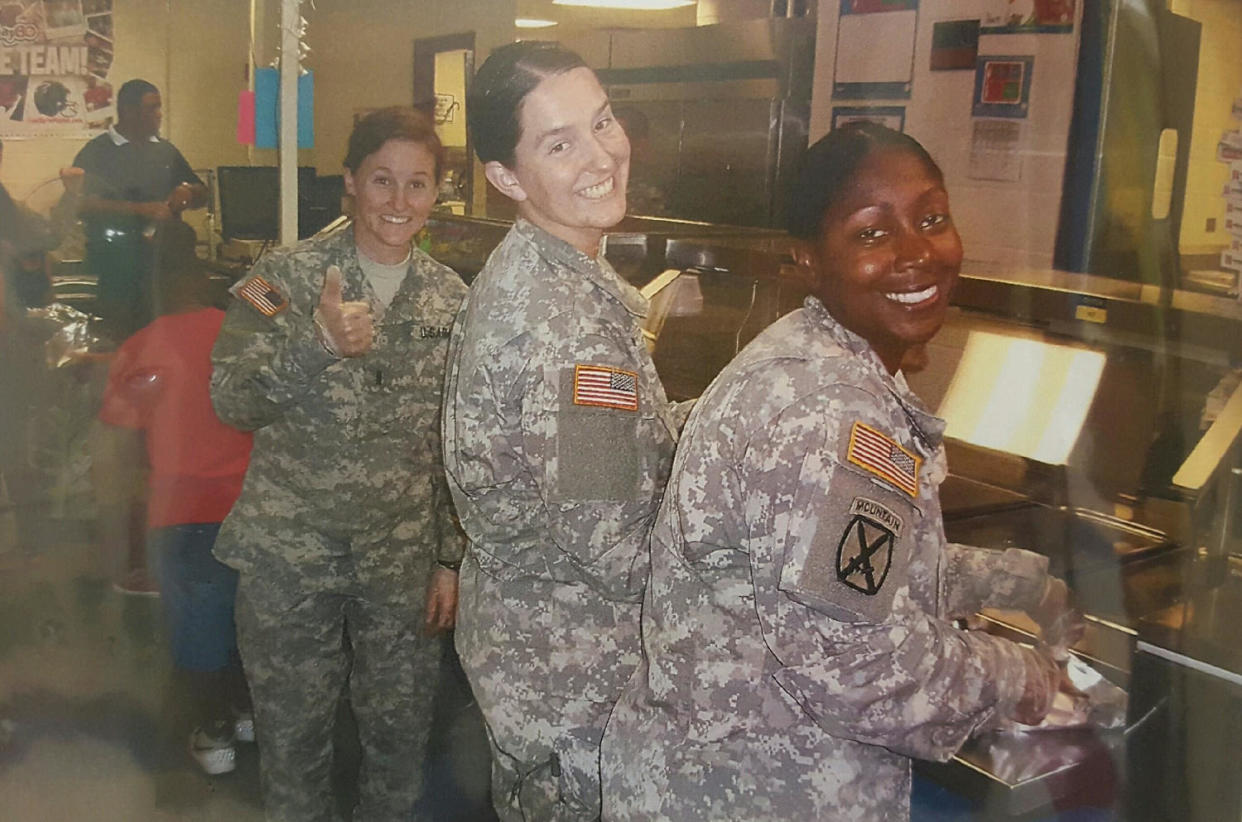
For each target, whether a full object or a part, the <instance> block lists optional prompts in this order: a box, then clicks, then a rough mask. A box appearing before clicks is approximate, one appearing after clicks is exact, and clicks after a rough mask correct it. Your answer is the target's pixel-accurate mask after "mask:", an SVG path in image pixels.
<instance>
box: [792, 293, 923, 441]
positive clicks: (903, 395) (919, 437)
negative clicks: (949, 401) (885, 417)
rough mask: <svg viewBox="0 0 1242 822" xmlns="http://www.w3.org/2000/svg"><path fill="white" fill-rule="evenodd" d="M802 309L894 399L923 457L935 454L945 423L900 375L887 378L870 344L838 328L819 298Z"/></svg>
mask: <svg viewBox="0 0 1242 822" xmlns="http://www.w3.org/2000/svg"><path fill="white" fill-rule="evenodd" d="M803 305H804V307H805V308H806V312H807V314H808V315H809V316H810V317H812V318H813V320H814V322H815V323H816V324H817V325H819V326H821V327H822V328H823V329H824V330H825V331H827V332H828V334H829V335H830V336H831V337H832V339H833V340H834V341H835V342H836V343H837V344H839V345H840V346H841V347H842V348H844V349H846V350H847V351H849V352H851V353H853V354H855V355H856V356H858V357H859V358H860V359H861V360H862V361H863V362H864V363H865V364H866V366H867V368H868V370H869V371H871V372H873V375H874V376H875V378H876V379H878V380H879V381H880V382H882V383H883V384H884V387H885V388H887V389H888V392H889V394H891V395H892V397H893V399H895V400H897V403H898V404H899V405H900V406H901V410H902V412H903V413H904V414H905V416H906V420H907V421H908V422H909V423H910V430H911V433H913V434H914V438H915V441H916V445H917V446H919V449H920V450H921V451H923V452H924V456H930V455H931V454H932V453H933V452H935V451H936V449H937V448H939V447H940V443H941V441H942V440H943V439H944V428H945V421H944V420H943V419H941V418H940V417H937V416H936V415H935V414H933V413H931V412H930V411H928V410H927V409H926V408H925V407H924V406H923V401H922V400H921V399H919V397H918V395H917V394H915V393H914V392H913V391H911V390H910V386H909V384H908V383H907V382H906V378H905V375H904V374H902V373H901V372H900V371H898V372H897V373H896V374H889V373H888V369H887V368H885V367H884V363H883V362H882V361H881V360H880V355H879V354H877V353H875V349H873V348H872V347H871V343H869V342H867V341H866V340H865V339H863V338H862V337H860V336H859V335H857V334H855V333H854V332H853V331H850V330H849V329H848V328H846V327H845V326H843V325H841V323H839V322H838V321H837V319H836V317H833V316H832V314H830V313H829V312H828V309H827V308H825V307H824V304H823V303H822V302H820V301H819V299H818V298H816V297H807V298H806V301H805V303H803Z"/></svg>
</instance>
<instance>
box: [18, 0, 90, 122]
mask: <svg viewBox="0 0 1242 822" xmlns="http://www.w3.org/2000/svg"><path fill="white" fill-rule="evenodd" d="M113 42H114V36H113V32H112V0H0V138H11V137H46V136H58V137H65V136H87V135H89V134H91V133H93V132H96V131H99V130H101V129H103V128H106V127H107V125H108V124H109V123H110V122H111V121H112V119H113V116H114V114H115V107H114V105H113V100H112V84H111V83H110V82H109V81H108V73H109V71H110V70H111V69H112V58H113V54H114V48H113Z"/></svg>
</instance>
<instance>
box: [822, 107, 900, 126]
mask: <svg viewBox="0 0 1242 822" xmlns="http://www.w3.org/2000/svg"><path fill="white" fill-rule="evenodd" d="M859 120H867V121H869V122H872V123H879V124H880V125H882V126H888V127H889V128H891V129H892V130H893V131H905V128H906V107H905V106H833V107H832V127H833V128H834V129H836V128H839V127H840V126H843V125H845V124H846V123H854V122H857V121H859Z"/></svg>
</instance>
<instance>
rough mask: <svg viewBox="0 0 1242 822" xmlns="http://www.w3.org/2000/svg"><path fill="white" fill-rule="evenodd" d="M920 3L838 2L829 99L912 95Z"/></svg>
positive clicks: (884, 0)
mask: <svg viewBox="0 0 1242 822" xmlns="http://www.w3.org/2000/svg"><path fill="white" fill-rule="evenodd" d="M918 7H919V4H918V0H842V2H841V5H840V11H841V15H840V21H839V23H838V25H837V43H836V65H835V67H834V71H833V77H834V80H833V91H832V96H833V99H838V100H867V99H879V100H905V99H909V98H910V93H911V89H912V88H913V84H914V39H915V33H916V32H917V30H918V16H919V12H918ZM878 43H882V44H883V48H877V47H876V44H878Z"/></svg>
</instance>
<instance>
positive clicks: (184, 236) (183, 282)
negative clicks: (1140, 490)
mask: <svg viewBox="0 0 1242 822" xmlns="http://www.w3.org/2000/svg"><path fill="white" fill-rule="evenodd" d="M197 245H198V235H197V234H196V233H195V231H194V229H193V228H191V227H190V226H188V225H186V224H185V223H183V222H181V221H180V220H165V221H163V222H161V223H160V225H159V228H158V229H156V232H155V236H154V237H153V238H152V242H151V247H150V250H149V253H150V260H151V284H152V291H153V294H152V297H153V298H154V300H155V308H156V313H157V314H170V313H173V312H175V311H181V310H184V309H185V308H188V307H191V306H196V305H205V304H206V303H207V284H208V283H207V264H206V262H205V261H204V260H203V259H202V258H201V257H199V256H198V252H197V251H196V250H195V249H196V247H197Z"/></svg>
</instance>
